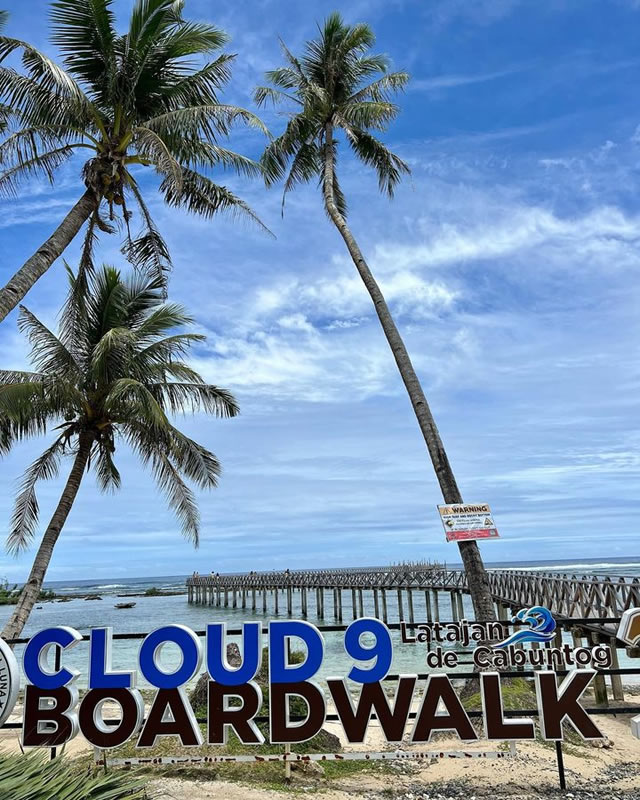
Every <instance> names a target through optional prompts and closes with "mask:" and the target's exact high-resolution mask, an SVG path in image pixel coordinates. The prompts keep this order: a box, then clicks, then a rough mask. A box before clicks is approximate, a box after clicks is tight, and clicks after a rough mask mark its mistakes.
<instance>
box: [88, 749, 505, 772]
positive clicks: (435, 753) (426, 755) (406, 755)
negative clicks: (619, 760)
mask: <svg viewBox="0 0 640 800" xmlns="http://www.w3.org/2000/svg"><path fill="white" fill-rule="evenodd" d="M515 754H516V752H515V748H513V749H511V751H510V752H506V751H499V750H421V751H413V750H411V751H409V750H396V751H391V752H390V751H386V752H380V753H365V752H360V751H357V752H353V753H304V755H302V754H299V753H272V754H269V755H263V754H261V755H257V754H256V755H253V756H252V755H239V756H231V755H222V756H162V757H158V758H110V759H109V761H108V765H109V766H110V767H128V766H140V765H149V764H154V765H158V766H159V765H167V764H182V765H184V764H220V763H224V764H229V763H234V764H240V763H242V764H263V763H267V762H273V761H278V762H282V763H285V762H287V763H304V762H305V761H432V760H433V761H435V760H437V759H440V758H484V759H498V758H512V757H513V756H514V755H515ZM95 758H96V761H95V763H96V766H100V767H101V766H104V759H103V758H101V757H100V756H99V755H98V753H96V757H95Z"/></svg>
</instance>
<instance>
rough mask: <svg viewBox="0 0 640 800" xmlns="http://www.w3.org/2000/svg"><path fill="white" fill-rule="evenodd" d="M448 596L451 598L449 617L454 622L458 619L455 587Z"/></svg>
mask: <svg viewBox="0 0 640 800" xmlns="http://www.w3.org/2000/svg"><path fill="white" fill-rule="evenodd" d="M449 597H450V599H451V618H452V620H453V621H454V622H457V621H458V600H457V598H456V592H455V589H451V591H450V592H449Z"/></svg>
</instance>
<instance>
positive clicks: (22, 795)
mask: <svg viewBox="0 0 640 800" xmlns="http://www.w3.org/2000/svg"><path fill="white" fill-rule="evenodd" d="M145 783H146V781H145V780H144V779H142V778H140V777H137V778H135V779H134V778H131V777H130V776H128V775H126V774H125V773H122V772H113V771H112V772H109V773H107V774H106V775H105V774H103V773H102V772H100V773H96V774H94V775H93V776H87V771H86V770H85V769H81V768H80V767H78V766H76V765H72V764H70V763H69V762H68V761H66V760H65V759H64V758H56V759H55V760H53V761H49V760H48V757H47V755H46V754H44V753H37V754H30V755H17V756H7V755H2V754H1V753H0V786H2V797H3V798H7V800H8V799H9V798H11V800H54V798H55V800H58V798H59V800H63V798H64V800H143V798H146V797H147V794H146V792H145V789H144V787H145Z"/></svg>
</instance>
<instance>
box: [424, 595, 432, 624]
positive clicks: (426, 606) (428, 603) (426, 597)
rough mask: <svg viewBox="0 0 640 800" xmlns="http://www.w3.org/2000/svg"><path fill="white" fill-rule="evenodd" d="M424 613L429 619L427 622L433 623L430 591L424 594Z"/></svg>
mask: <svg viewBox="0 0 640 800" xmlns="http://www.w3.org/2000/svg"><path fill="white" fill-rule="evenodd" d="M424 612H425V614H426V617H427V622H433V615H432V614H431V595H430V594H429V590H428V589H427V590H426V591H425V593H424Z"/></svg>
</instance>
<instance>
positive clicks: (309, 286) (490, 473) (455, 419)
mask: <svg viewBox="0 0 640 800" xmlns="http://www.w3.org/2000/svg"><path fill="white" fill-rule="evenodd" d="M115 5H116V9H117V11H118V13H119V14H120V19H121V21H122V22H124V21H125V19H126V17H127V15H128V11H129V9H130V5H131V4H130V2H124V0H120V1H119V2H117V3H116V4H115ZM5 7H7V8H8V9H9V10H10V12H11V22H10V28H9V31H10V32H11V33H12V34H13V35H16V36H19V37H21V38H26V39H30V40H31V41H33V42H34V43H35V44H37V45H38V46H41V47H48V45H47V42H46V36H47V32H46V13H47V3H45V2H41V0H30V2H29V3H28V4H25V3H17V2H14V0H10V2H8V3H5ZM334 8H337V9H339V10H340V11H341V12H342V13H343V15H344V16H345V18H346V19H347V20H349V21H353V22H355V21H361V20H364V21H367V22H369V23H370V24H371V25H372V26H373V27H374V29H375V30H376V31H377V33H378V49H379V50H382V51H384V52H387V53H388V54H389V55H390V56H391V57H392V59H393V61H394V66H395V67H396V68H406V69H408V70H409V71H410V73H411V75H412V81H411V84H410V86H409V88H408V91H407V92H406V94H405V95H404V96H403V97H402V99H401V101H400V102H401V105H402V108H403V111H402V114H401V116H400V118H399V120H398V121H397V123H396V124H394V126H393V128H392V129H391V130H390V131H389V133H388V134H387V136H386V139H387V141H388V143H389V144H390V145H391V146H392V147H393V148H394V149H395V150H396V151H397V152H398V153H399V154H400V155H401V156H402V157H403V158H405V159H406V160H407V161H408V162H409V163H410V164H411V166H412V171H413V174H412V176H411V178H410V179H407V180H406V181H405V182H404V184H403V186H402V187H401V189H400V190H399V191H398V193H397V196H396V198H395V200H394V201H393V202H392V203H389V202H388V201H387V200H385V199H384V198H381V197H380V196H379V195H378V194H377V185H376V181H375V178H374V176H373V175H371V174H369V173H368V172H366V171H365V170H363V168H361V167H360V166H358V165H357V164H356V163H354V162H353V161H352V160H351V159H350V158H349V157H348V156H347V155H346V153H345V155H344V156H343V158H342V161H341V166H342V180H343V183H344V188H345V190H346V193H347V198H348V201H349V205H350V222H351V225H352V228H353V230H354V232H355V234H356V236H357V237H358V238H359V240H360V243H361V245H362V247H363V249H364V251H365V253H366V254H367V255H368V257H369V259H370V264H371V266H372V268H373V269H374V271H375V273H376V275H377V276H378V278H379V280H380V283H381V285H382V288H383V290H384V291H385V292H386V295H387V297H388V299H389V302H390V304H391V307H392V310H393V312H394V313H395V315H396V318H397V321H398V323H399V325H400V327H401V330H402V332H403V334H404V335H405V337H406V342H407V344H408V347H409V350H410V352H411V354H412V357H413V359H414V362H415V365H416V368H417V370H418V372H419V374H420V377H421V379H422V381H423V385H424V388H425V390H426V392H427V395H428V397H429V399H430V402H431V404H432V408H433V411H434V414H435V416H436V420H437V422H438V424H439V426H440V429H441V433H442V436H443V439H444V442H445V445H446V447H447V449H448V452H449V456H450V460H451V462H452V464H453V467H454V470H455V472H456V475H457V478H458V482H459V484H460V486H461V488H462V491H463V494H464V497H465V499H466V500H468V501H472V502H480V501H482V502H489V503H491V505H492V507H493V509H494V513H495V517H496V521H497V523H498V527H499V529H500V531H501V534H502V539H501V540H500V541H499V542H490V543H487V544H486V545H484V546H483V547H482V550H483V553H484V556H485V558H486V559H487V560H488V561H516V560H523V559H544V558H548V559H556V558H558V559H561V558H601V559H603V560H607V559H608V558H612V557H620V556H626V555H638V554H639V551H640V547H638V544H637V543H638V529H637V521H636V520H637V515H638V485H639V483H638V477H639V473H640V455H639V452H640V447H639V445H640V433H639V428H638V389H639V370H638V356H637V345H638V341H639V334H640V330H639V329H640V320H639V314H638V310H639V309H640V296H639V295H640V291H639V282H638V268H639V267H640V241H639V240H640V200H639V199H638V198H639V197H640V193H639V191H638V190H639V189H640V127H639V126H640V108H638V103H637V98H638V91H637V87H638V83H639V81H640V53H639V52H638V49H637V39H638V30H639V26H640V2H634V0H554V1H553V2H549V3H542V4H541V3H539V2H528V1H527V0H521V1H520V2H519V1H518V0H442V1H440V0H385V2H382V1H381V0H380V1H378V0H366V2H365V1H364V0H362V1H360V0H351V1H350V2H341V3H328V2H320V1H319V0H310V1H309V2H306V3H294V2H283V1H282V0H250V1H249V2H242V3H237V2H218V3H215V4H213V3H211V2H204V0H188V2H187V4H186V14H187V15H188V16H192V17H195V18H201V19H207V20H211V21H214V22H215V23H217V24H218V25H220V26H221V27H223V28H224V29H226V30H227V31H228V32H229V33H230V34H231V35H232V37H233V41H232V44H231V45H230V48H229V49H230V51H232V52H237V53H238V58H237V62H236V66H235V72H234V78H233V82H232V85H231V86H230V88H229V91H228V93H227V94H226V96H225V97H226V99H227V100H228V101H229V102H237V103H241V104H243V105H246V106H251V99H250V95H251V90H252V88H253V86H255V85H256V84H257V83H259V82H262V74H263V72H264V71H265V70H266V69H269V68H270V67H273V66H275V65H278V64H279V63H280V54H279V51H278V44H277V37H278V35H280V36H282V37H283V38H284V39H285V40H286V42H287V43H288V44H289V46H290V47H291V48H292V49H294V50H299V48H300V46H301V43H302V42H304V40H305V38H309V37H310V36H313V35H314V34H315V23H316V21H319V20H321V19H322V18H323V17H324V16H325V15H326V14H327V13H328V12H330V11H331V10H333V9H334ZM265 120H266V121H267V123H268V124H269V126H270V127H271V129H272V130H273V131H274V132H278V130H279V128H280V126H281V125H282V118H281V117H278V116H276V115H275V114H272V113H269V114H267V115H265ZM262 144H263V139H262V138H261V135H260V134H259V133H256V132H249V131H243V130H238V132H237V134H236V135H235V136H234V138H233V145H234V146H235V147H236V149H238V150H240V151H242V152H245V153H247V154H249V155H253V156H257V155H258V154H259V152H260V148H261V146H262ZM78 174H79V165H78V164H77V163H72V164H70V165H69V166H68V167H65V169H64V170H63V171H62V172H61V173H60V174H59V176H58V177H59V180H58V182H57V184H56V186H55V187H54V188H51V187H49V186H48V185H45V184H41V183H33V184H29V185H28V186H27V187H26V188H25V191H24V192H23V194H22V195H21V197H20V198H19V199H18V200H16V201H11V202H7V201H2V202H1V203H0V236H1V237H2V253H3V257H2V260H1V262H0V273H1V275H0V279H1V280H2V283H4V282H5V281H6V279H7V278H8V277H9V276H10V274H12V273H13V272H14V271H15V269H16V268H17V267H18V266H19V265H20V264H22V262H23V261H24V260H25V258H26V257H27V256H28V255H30V254H31V253H32V252H33V250H34V249H35V248H36V247H37V246H38V245H39V244H40V243H41V241H42V240H43V239H44V238H46V236H47V235H48V233H49V232H50V231H51V230H52V228H53V227H54V226H55V224H56V222H57V221H59V219H60V218H61V216H62V215H63V214H64V213H65V212H66V210H67V209H68V208H70V207H71V205H72V204H73V202H74V200H75V199H76V198H77V197H78V195H79V192H80V191H81V187H80V184H79V178H78ZM220 180H225V181H226V182H227V183H228V185H231V186H232V187H233V188H234V189H235V190H236V191H237V192H239V193H240V194H241V195H242V196H243V197H244V198H246V199H247V200H248V201H249V202H250V203H251V205H252V206H253V207H254V209H255V210H256V211H257V212H258V213H259V214H260V216H261V217H262V219H264V221H265V222H266V223H267V224H268V225H269V227H270V228H271V230H272V231H273V232H274V233H275V235H276V238H275V239H274V240H272V239H270V238H268V237H266V236H264V235H263V234H261V233H260V232H259V231H257V230H255V229H254V228H252V227H250V226H247V225H246V224H237V223H233V222H232V221H229V220H223V219H219V220H216V221H215V222H205V221H202V220H199V219H197V218H195V217H189V216H186V215H184V214H180V213H176V212H174V211H168V210H167V209H165V208H163V206H162V205H161V203H160V201H159V198H158V196H157V195H153V194H152V195H151V196H152V198H153V201H152V207H153V211H154V214H155V216H156V218H157V220H158V222H159V223H160V226H161V228H162V229H163V231H164V232H165V234H166V237H167V239H168V241H169V243H170V246H171V249H172V252H173V256H174V263H175V270H174V274H173V277H172V281H171V295H172V299H174V300H177V301H179V302H182V303H184V304H185V305H186V306H187V307H188V309H189V310H190V311H191V312H192V313H193V314H194V316H195V317H196V319H197V323H198V328H199V329H201V330H202V331H203V332H205V333H206V334H207V336H208V342H207V344H206V345H205V346H203V347H200V348H199V349H198V350H197V351H196V352H195V353H194V357H193V361H194V363H195V364H196V365H197V367H198V368H199V369H200V370H201V371H202V373H203V374H204V375H206V377H207V378H208V379H210V380H211V382H213V383H217V384H219V385H221V386H224V387H226V388H228V389H230V390H232V391H233V392H234V393H235V394H236V396H237V398H238V400H239V402H240V404H241V409H242V414H241V416H240V417H239V418H237V419H234V420H223V421H217V420H208V419H205V418H204V417H199V418H195V419H192V418H187V419H185V420H181V424H182V425H183V426H184V428H185V430H186V431H187V432H189V433H190V434H192V435H197V436H198V437H199V439H200V440H201V441H202V442H203V443H205V444H206V445H207V446H209V447H210V448H211V449H213V450H214V451H215V452H216V454H217V455H218V456H219V458H220V459H221V461H222V463H223V467H224V475H223V478H222V480H221V483H220V487H219V488H218V489H217V490H216V491H215V492H213V493H209V494H206V495H202V496H201V497H200V502H201V510H202V519H203V525H202V543H201V548H200V550H199V551H198V552H194V551H193V549H192V548H191V546H190V545H188V544H187V543H186V542H184V541H183V540H182V538H181V537H180V533H179V531H178V526H177V525H176V523H175V522H174V519H173V517H172V515H171V513H170V512H169V511H167V510H166V509H165V506H164V502H163V500H162V498H161V497H160V495H159V494H158V493H157V491H156V489H155V488H154V485H153V482H152V480H151V478H150V476H149V475H148V474H146V473H145V472H143V471H142V469H141V468H139V467H138V465H137V464H136V462H135V460H134V458H133V456H132V455H131V454H130V453H128V452H127V451H126V449H124V448H120V449H119V452H118V457H119V464H120V468H121V471H122V473H123V488H122V490H121V491H120V492H119V493H118V494H116V495H113V496H102V495H100V494H99V493H98V492H97V490H96V488H95V486H94V482H93V478H92V477H91V476H88V477H87V478H86V479H85V482H84V485H83V486H82V488H81V491H80V495H79V497H78V500H77V502H76V505H75V507H74V509H73V511H72V514H71V516H70V518H69V521H68V523H67V526H66V528H65V530H64V533H63V536H62V537H61V539H60V542H59V544H58V546H57V549H56V552H55V555H54V560H53V563H52V566H51V570H50V573H49V578H50V579H66V578H68V577H77V578H84V577H92V576H94V575H95V576H105V577H107V576H115V575H122V576H126V575H131V576H134V575H161V574H179V573H186V572H191V571H193V570H194V569H198V570H199V571H200V572H205V571H208V570H210V569H214V570H218V571H226V570H240V569H271V568H279V567H282V568H284V567H294V566H316V565H317V566H323V565H333V564H335V565H337V564H344V565H348V564H363V563H372V564H373V563H375V564H377V563H388V562H391V561H398V560H401V559H405V558H421V557H430V558H439V559H447V560H449V561H451V562H453V561H457V560H458V555H457V549H456V547H455V545H447V544H446V543H445V542H444V537H443V533H442V529H441V526H440V523H439V519H438V516H437V513H436V508H435V507H436V505H437V503H438V502H440V495H439V491H438V486H437V483H436V480H435V477H434V474H433V471H432V468H431V465H430V462H429V460H428V458H427V454H426V450H425V447H424V443H423V442H422V439H421V436H420V433H419V430H418V427H417V424H416V422H415V420H414V419H413V417H412V412H411V409H410V406H409V403H408V400H407V399H406V396H405V394H404V391H403V387H402V385H401V383H400V380H399V377H398V375H397V373H396V370H395V365H394V363H393V360H392V358H391V355H390V353H389V351H388V349H387V346H386V343H385V341H384V339H383V336H382V334H381V332H380V330H379V328H378V325H377V322H376V320H375V319H374V316H373V313H372V308H371V306H370V301H369V298H368V295H367V294H366V292H365V290H364V288H363V287H362V286H361V284H360V282H359V279H358V278H357V276H356V274H355V270H354V268H353V265H352V264H351V262H350V261H349V259H348V257H347V255H346V253H345V251H344V249H343V246H342V243H341V240H340V239H339V237H338V235H337V233H336V232H335V230H334V229H333V228H332V227H331V226H330V224H329V223H328V221H327V220H326V217H325V215H324V212H323V210H322V207H321V203H320V197H319V195H318V193H317V190H316V189H315V186H311V187H309V188H308V189H305V190H302V191H299V192H298V193H296V194H294V195H290V197H289V199H288V202H287V207H286V213H285V216H284V218H281V216H280V194H279V192H278V191H277V190H272V191H269V192H267V191H266V190H265V189H264V188H263V187H262V186H261V185H260V183H259V182H257V181H253V182H251V181H245V180H240V179H237V178H234V177H231V176H228V177H224V178H223V177H221V178H220ZM148 188H149V190H150V191H151V192H153V180H150V181H149V184H148ZM76 253H77V246H74V247H72V248H71V250H70V251H69V257H70V259H71V260H72V261H73V257H74V256H75V254H76ZM102 256H103V258H104V260H106V261H110V262H117V261H118V242H117V239H116V237H107V238H106V239H104V240H103V243H102ZM64 291H65V290H64V278H63V268H62V265H61V264H57V265H56V266H55V267H54V268H52V269H51V270H50V271H49V273H48V274H47V275H46V276H45V277H44V278H43V279H42V280H41V281H40V282H39V283H38V285H37V287H36V288H35V289H34V290H32V292H30V294H29V295H28V297H27V301H26V304H27V306H28V307H29V308H30V309H31V310H32V311H34V312H35V313H37V314H38V315H39V316H40V317H41V318H42V319H43V320H44V321H46V322H47V323H48V324H50V325H54V324H55V315H56V312H57V310H58V308H59V306H60V305H61V302H62V300H63V297H64ZM26 359H27V348H26V346H25V344H24V342H23V340H22V339H21V337H20V335H19V334H18V332H17V329H16V324H15V315H14V316H12V317H11V318H9V319H8V320H7V321H5V322H4V323H3V324H2V326H1V327H0V365H1V366H2V367H15V368H20V367H24V366H25V365H26V363H27V362H26ZM44 443H45V442H44V439H43V440H41V441H35V442H30V443H27V444H23V445H22V446H19V447H17V448H16V450H15V451H14V453H12V454H11V455H10V456H9V457H7V458H5V459H4V460H3V461H2V462H0V476H1V481H2V487H3V491H2V494H1V496H0V519H1V520H2V521H3V527H5V528H6V526H7V524H8V520H9V516H10V512H11V497H12V490H13V488H14V485H15V481H16V479H17V478H18V476H19V475H20V473H21V471H22V470H23V469H24V468H25V467H26V466H27V464H28V463H29V462H30V460H32V459H33V458H34V457H35V455H36V454H37V453H38V452H39V450H40V449H42V447H43V446H44ZM60 488H61V486H60V482H59V481H56V482H52V483H50V484H43V485H42V486H41V489H40V492H39V497H40V501H41V507H42V521H43V523H44V522H45V521H46V520H47V519H48V515H49V514H50V512H51V509H52V507H53V505H54V503H55V502H56V500H57V497H58V495H59V492H60ZM31 557H32V553H27V554H25V555H24V556H22V557H21V558H19V559H18V560H14V559H11V558H9V557H7V556H4V555H0V577H2V576H5V575H6V576H7V577H8V578H11V579H16V580H19V579H22V578H24V576H25V575H26V572H27V570H28V567H29V565H30V560H31Z"/></svg>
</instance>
